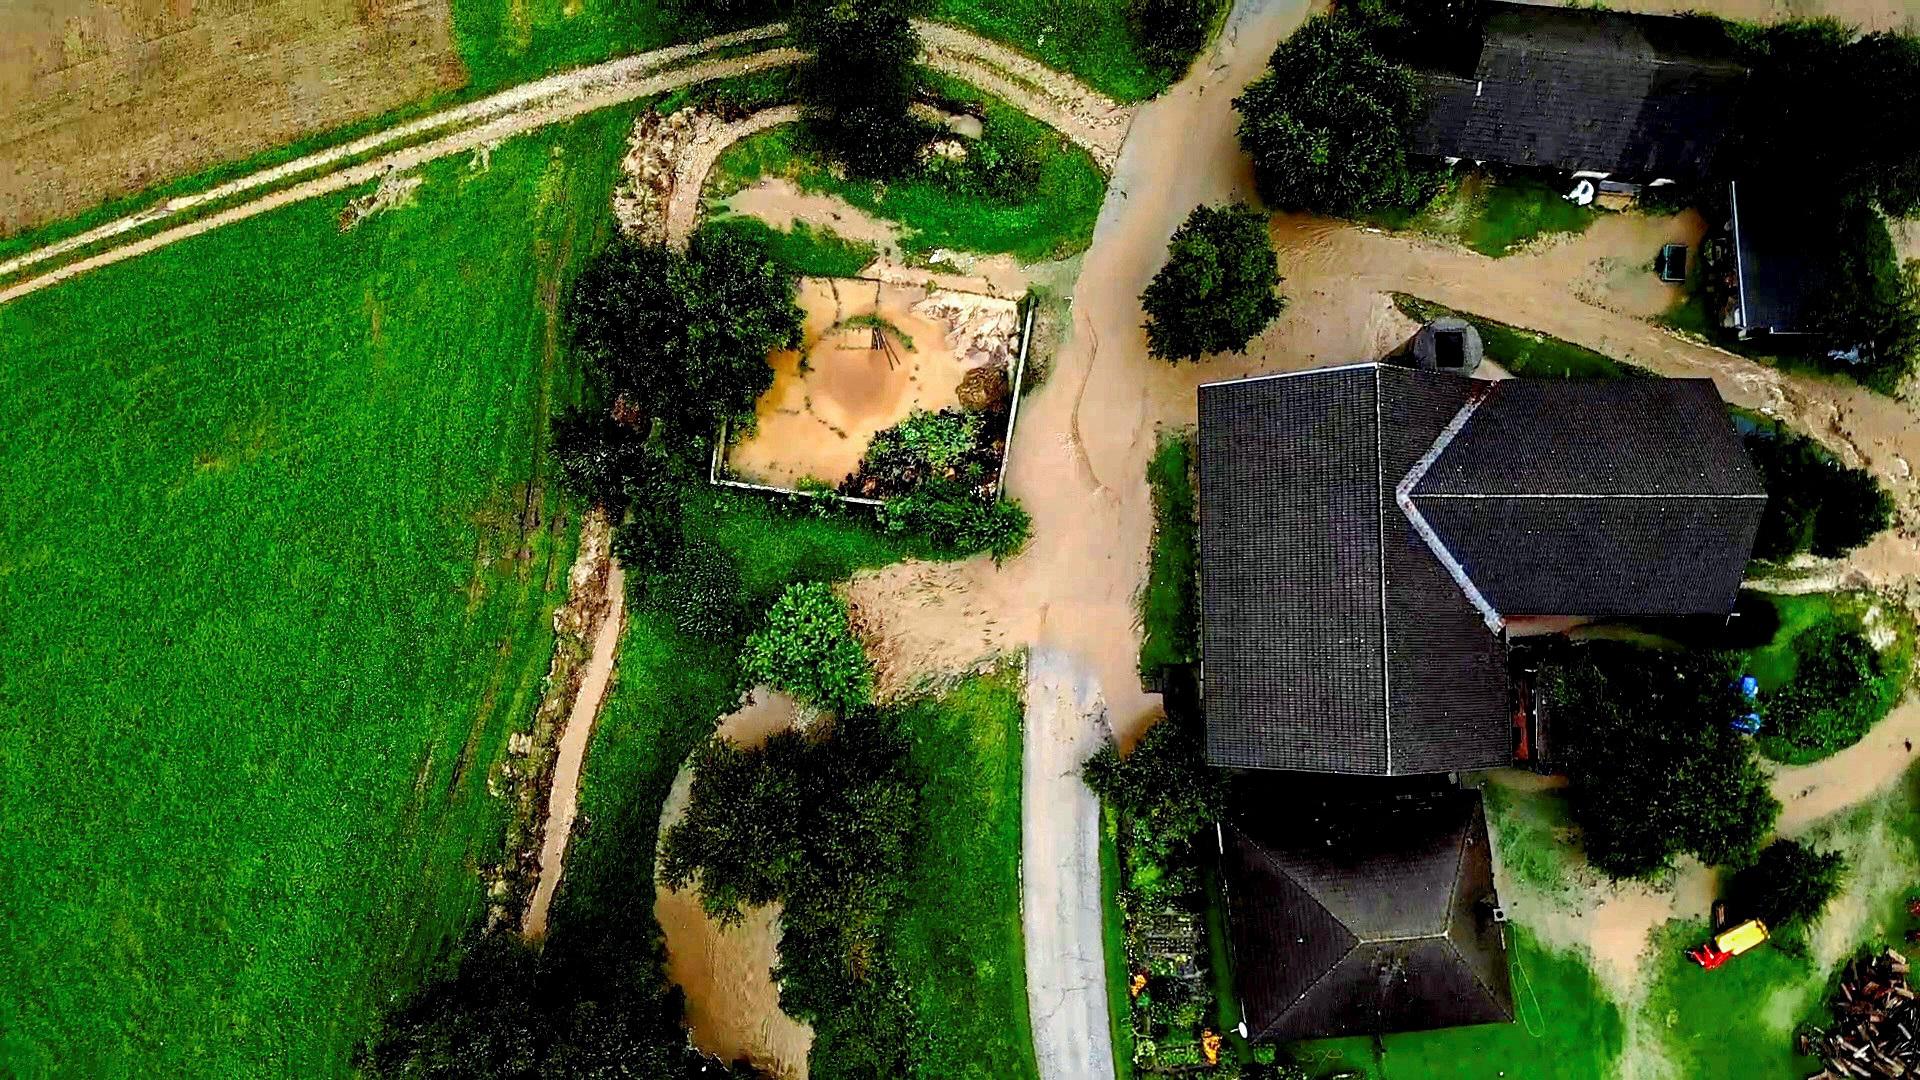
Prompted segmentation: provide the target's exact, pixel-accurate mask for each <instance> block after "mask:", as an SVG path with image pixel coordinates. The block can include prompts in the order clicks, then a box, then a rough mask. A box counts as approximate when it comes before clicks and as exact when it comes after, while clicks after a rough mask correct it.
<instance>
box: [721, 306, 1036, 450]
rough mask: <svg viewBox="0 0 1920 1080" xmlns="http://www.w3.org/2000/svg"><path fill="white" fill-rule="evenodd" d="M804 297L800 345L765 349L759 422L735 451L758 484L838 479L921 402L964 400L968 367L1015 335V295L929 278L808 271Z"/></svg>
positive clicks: (1005, 347)
mask: <svg viewBox="0 0 1920 1080" xmlns="http://www.w3.org/2000/svg"><path fill="white" fill-rule="evenodd" d="M799 300H800V307H801V309H802V310H803V311H804V312H805V313H806V322H805V328H804V331H803V333H804V339H803V342H802V345H801V347H800V349H799V350H795V351H783V352H778V353H775V354H774V355H773V356H772V357H770V358H769V359H768V361H767V362H768V363H770V364H772V365H773V370H774V381H773V387H772V389H770V390H768V391H767V392H766V394H764V395H763V396H762V397H761V398H760V402H759V405H758V406H757V407H756V409H755V415H756V417H757V420H758V427H757V429H756V430H755V432H754V433H753V434H752V435H750V436H748V437H747V438H745V439H743V440H741V441H740V442H738V443H736V444H735V445H734V446H733V447H732V448H731V449H730V450H729V451H728V453H727V464H728V466H729V468H730V469H731V470H732V471H733V472H734V473H735V474H737V475H739V476H741V477H743V478H745V479H748V480H752V481H755V482H757V483H764V484H776V485H779V486H782V487H791V486H793V485H795V484H797V483H799V482H800V481H801V480H804V479H812V480H819V481H824V482H826V483H829V484H838V483H840V482H841V481H842V480H845V479H846V478H847V477H849V476H852V475H853V473H854V472H855V470H857V469H858V468H859V467H860V459H861V458H862V457H863V456H864V455H865V454H866V452H867V445H868V444H869V443H871V442H872V441H873V437H874V435H875V434H877V433H879V432H881V431H884V430H886V429H887V428H890V427H892V426H893V425H895V424H897V423H899V422H900V421H902V420H904V419H906V418H907V416H908V415H909V414H910V413H912V412H913V411H914V410H915V409H929V410H934V411H938V410H940V409H944V408H948V407H950V406H953V405H957V404H959V400H960V399H959V387H960V380H961V379H962V378H964V377H965V375H966V373H967V372H968V370H970V369H972V368H974V367H977V366H979V365H981V364H984V363H991V362H993V361H994V360H995V359H999V358H1004V357H1005V356H1006V355H1007V353H1008V351H1009V350H1010V348H1011V346H1012V343H1013V342H1014V341H1015V334H1016V333H1017V330H1016V325H1015V319H1014V315H1015V306H1014V304H1013V302H1012V301H1010V300H1002V299H998V298H995V297H988V296H974V295H969V294H964V293H955V292H945V291H939V290H936V289H933V288H930V287H927V286H924V285H912V284H892V283H881V282H877V281H864V280H853V279H833V278H809V279H807V280H804V281H802V282H801V283H800V296H799ZM879 339H884V344H883V345H881V346H880V347H876V341H877V340H879Z"/></svg>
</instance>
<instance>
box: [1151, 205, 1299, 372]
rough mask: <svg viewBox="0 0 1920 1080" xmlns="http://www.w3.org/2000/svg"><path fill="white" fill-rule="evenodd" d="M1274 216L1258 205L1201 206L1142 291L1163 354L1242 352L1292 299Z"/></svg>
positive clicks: (1155, 346) (1156, 349) (1155, 349)
mask: <svg viewBox="0 0 1920 1080" xmlns="http://www.w3.org/2000/svg"><path fill="white" fill-rule="evenodd" d="M1279 287H1280V271H1279V262H1278V260H1276V259H1275V257H1274V254H1273V245H1272V244H1271V243H1270V242H1269V241H1268V240H1267V219H1266V217H1265V215H1263V214H1261V213H1260V212H1259V211H1257V210H1255V209H1253V208H1252V207H1249V206H1246V205H1244V204H1240V203H1235V204H1234V205H1232V206H1222V207H1214V206H1199V207H1195V208H1194V211H1193V213H1191V214H1189V215H1187V220H1186V223H1185V224H1184V225H1181V226H1180V229H1179V231H1177V232H1175V233H1174V234H1173V241H1172V242H1171V243H1170V244H1168V246H1167V264H1166V265H1165V266H1162V267H1161V268H1160V272H1159V273H1158V274H1155V275H1154V277H1153V281H1152V282H1151V283H1149V284H1148V285H1147V291H1146V292H1144V293H1142V294H1141V296H1140V304H1141V306H1142V307H1143V308H1145V309H1146V312H1147V351H1148V352H1150V353H1152V354H1153V355H1154V356H1157V357H1159V358H1160V359H1162V360H1198V359H1200V357H1202V356H1204V355H1206V354H1207V353H1215V352H1239V351H1240V350H1242V349H1244V348H1246V346H1247V342H1249V341H1252V340H1253V337H1254V335H1255V334H1258V333H1259V332H1260V331H1261V330H1264V329H1266V326H1267V324H1268V323H1270V322H1272V321H1273V320H1274V318H1275V317H1277V316H1278V315H1279V314H1280V311H1281V309H1282V308H1284V307H1285V306H1286V300H1285V299H1283V298H1282V297H1281V296H1280V294H1279V292H1278V289H1279Z"/></svg>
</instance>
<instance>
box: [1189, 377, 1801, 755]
mask: <svg viewBox="0 0 1920 1080" xmlns="http://www.w3.org/2000/svg"><path fill="white" fill-rule="evenodd" d="M1763 507H1764V496H1763V495H1762V494H1761V488H1760V484H1759V479H1758V474H1757V473H1756V472H1755V470H1754V469H1753V466H1752V464H1751V463H1750V462H1749V461H1748V460H1747V456H1746V451H1745V448H1744V447H1743V446H1742V445H1741V443H1740V441H1739V439H1738V437H1737V436H1736V435H1735V434H1734V431H1733V427H1732V424H1731V421H1730V420H1729V419H1728V417H1727V415H1726V412H1725V409H1724V406H1723V405H1722V404H1721V403H1720V399H1719V397H1718V395H1717V393H1716V392H1715V391H1714V389H1713V386H1712V384H1711V383H1710V382H1707V381H1705V380H1691V381H1688V380H1657V379H1654V380H1635V381H1623V382H1607V383H1595V382H1569V381H1546V380H1541V381H1527V380H1508V381H1503V382H1498V383H1488V382H1479V381H1475V380H1471V379H1466V378H1463V377H1460V376H1457V375H1452V374H1447V373H1441V372H1423V371H1414V370H1410V369H1406V368H1400V367H1391V366H1384V365H1374V364H1368V365H1359V366H1354V367H1348V368H1335V369H1326V370H1321V371H1310V372H1300V373H1295V374H1292V375H1287V376H1279V377H1266V378H1259V379H1248V380H1241V381H1238V382H1231V383H1216V384H1211V385H1208V386H1203V387H1202V388H1201V390H1200V561H1201V571H1202V573H1201V609H1202V613H1203V618H1202V627H1201V634H1202V654H1203V656H1204V658H1205V669H1204V699H1205V712H1206V718H1207V751H1208V756H1209V757H1210V758H1211V759H1212V760H1213V761H1214V762H1215V763H1216V764H1219V765H1227V766H1235V767H1243V768H1269V769H1290V770H1297V771H1306V772H1327V773H1349V774H1367V775H1404V774H1419V773H1435V772H1447V771H1452V770H1459V769H1479V768H1489V767H1492V766H1496V765H1501V764H1506V763H1507V762H1508V761H1509V759H1510V755H1511V739H1512V736H1511V732H1510V725H1509V712H1510V698H1509V685H1508V678H1507V672H1506V658H1505V649H1504V646H1503V644H1502V642H1501V639H1500V637H1499V636H1498V635H1497V633H1496V631H1497V629H1498V628H1499V627H1500V626H1501V625H1502V621H1501V620H1502V619H1503V617H1505V616H1509V615H1613V614H1646V615H1653V614H1697V613H1702V612H1714V611H1720V612H1724V611H1726V610H1729V609H1730V608H1731V606H1732V603H1733V597H1734V594H1735V592H1736V591H1737V589H1738V587H1739V583H1740V580H1741V577H1742V575H1743V572H1744V568H1745V565H1746V561H1747V557H1748V554H1749V553H1750V551H1751V550H1752V545H1753V536H1754V532H1755V530H1756V529H1757V528H1758V525H1759V516H1760V511H1761V509H1762V508H1763Z"/></svg>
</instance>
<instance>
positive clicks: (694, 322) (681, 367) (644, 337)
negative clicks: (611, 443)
mask: <svg viewBox="0 0 1920 1080" xmlns="http://www.w3.org/2000/svg"><path fill="white" fill-rule="evenodd" d="M793 295H794V283H793V278H792V277H791V276H789V275H788V274H787V272H786V271H784V270H782V269H781V268H780V267H779V265H778V264H777V263H775V262H774V260H773V257H772V255H771V254H769V253H768V251H767V248H766V244H765V242H764V241H763V240H761V239H760V238H759V237H758V236H756V235H754V234H752V233H747V232H744V231H736V230H731V229H713V230H703V231H701V232H700V233H697V234H696V235H695V236H694V238H693V243H692V244H691V246H689V248H688V250H687V252H686V254H684V255H682V254H680V253H678V252H675V251H672V250H670V249H668V248H666V247H663V246H661V245H659V244H644V243H640V242H638V241H635V240H631V239H626V238H621V239H617V240H615V241H614V242H613V243H611V244H609V245H608V246H607V249H606V250H605V251H603V252H602V253H601V254H600V256H599V257H598V258H596V259H595V260H594V261H593V263H592V264H591V265H589V266H588V267H587V269H586V270H585V271H584V272H582V273H581V275H580V281H579V283H578V284H577V285H576V286H575V287H574V292H573V298H572V300H571V302H570V304H569V308H568V313H569V317H570V319H571V321H572V323H573V331H574V335H575V340H576V342H577V344H578V347H579V349H580V354H581V356H582V358H583V359H584V360H585V361H586V362H587V365H588V366H589V368H590V369H591V370H592V371H593V372H594V373H595V375H596V376H597V377H598V378H600V379H601V380H602V381H603V382H604V383H605V384H606V389H607V390H608V391H609V396H610V397H613V398H619V399H622V400H625V401H627V402H629V403H630V404H631V405H632V406H633V407H634V408H636V409H638V410H640V411H641V412H643V413H644V414H645V415H648V416H654V417H658V418H659V419H660V420H661V421H662V422H663V423H664V424H665V425H666V427H667V429H668V432H669V433H672V434H679V435H706V434H709V433H710V432H711V430H712V428H713V426H714V424H715V423H717V422H718V421H721V420H742V419H745V418H746V417H749V416H751V415H752V412H753V404H754V402H755V400H757V399H758V398H759V397H760V395H761V394H764V393H766V392H767V388H768V387H770V386H772V385H773V368H772V367H770V366H769V365H768V364H767V355H768V354H769V353H771V352H774V351H775V350H778V349H786V348H794V347H797V346H798V345H799V344H800V323H801V315H800V308H799V307H798V306H797V305H795V304H794V302H793Z"/></svg>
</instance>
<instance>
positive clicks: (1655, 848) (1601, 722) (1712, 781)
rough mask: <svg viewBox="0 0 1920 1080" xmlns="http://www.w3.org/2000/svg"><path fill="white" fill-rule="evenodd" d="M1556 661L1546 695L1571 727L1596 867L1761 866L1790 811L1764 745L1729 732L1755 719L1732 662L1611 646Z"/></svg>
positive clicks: (1549, 667)
mask: <svg viewBox="0 0 1920 1080" xmlns="http://www.w3.org/2000/svg"><path fill="white" fill-rule="evenodd" d="M1549 656H1550V660H1549V662H1548V663H1547V664H1546V665H1545V666H1544V667H1543V670H1542V673H1541V679H1540V693H1541V696H1542V697H1543V699H1544V700H1545V702H1546V705H1547V707H1548V708H1550V709H1551V710H1552V712H1553V715H1554V716H1555V717H1558V718H1563V722H1562V723H1561V724H1560V725H1559V728H1560V738H1561V740H1562V741H1563V743H1564V744H1565V745H1566V746H1567V748H1568V753H1567V757H1568V764H1567V773H1568V776H1569V778H1570V779H1571V781H1572V787H1571V792H1570V803H1571V807H1572V810H1573V818H1574V822H1575V823H1576V824H1577V825H1579V826H1580V830H1581V833H1582V835H1583V837H1584V840H1585V844H1586V849H1587V855H1588V857H1589V859H1591V860H1592V862H1593V864H1594V865H1595V866H1596V867H1598V868H1599V869H1600V870H1602V871H1604V872H1605V873H1606V874H1608V875H1609V876H1611V877H1614V878H1641V877H1647V876H1649V875H1651V874H1654V873H1656V872H1658V871H1660V870H1663V869H1665V868H1667V867H1669V866H1671V865H1672V860H1673V857H1674V856H1675V855H1677V854H1679V853H1681V852H1691V853H1692V854H1694V855H1697V856H1699V857H1700V858H1701V859H1702V860H1703V861H1705V862H1708V863H1729V864H1734V865H1742V864H1745V863H1747V862H1748V861H1750V860H1751V859H1752V858H1753V856H1754V855H1755V854H1756V853H1757V852H1758V851H1759V847H1760V840H1761V838H1762V837H1764V836H1766V834H1767V833H1768V832H1769V831H1770V830H1771V829H1772V827H1773V822H1774V819H1775V818H1776V817H1778V816H1779V813H1780V804H1779V803H1778V802H1775V801H1774V798H1773V796H1772V794H1771V793H1770V791H1769V789H1768V785H1767V776H1766V773H1765V772H1763V771H1762V770H1761V768H1760V766H1759V763H1758V762H1757V761H1756V760H1755V758H1754V751H1753V744H1752V742H1751V741H1750V740H1747V739H1745V738H1743V737H1741V736H1740V735H1739V734H1737V733H1736V732H1734V731H1733V730H1732V729H1731V727H1730V726H1729V723H1730V721H1732V720H1733V719H1734V718H1736V717H1738V716H1740V715H1742V714H1744V713H1745V712H1746V711H1747V708H1746V703H1745V699H1744V698H1742V697H1741V696H1740V693H1739V691H1738V689H1737V688H1736V686H1735V681H1734V672H1733V667H1732V664H1731V662H1730V660H1729V658H1728V657H1726V656H1724V655H1721V654H1714V653H1690V652H1674V651H1656V650H1651V649H1639V648H1634V647H1632V646H1627V645H1621V644H1617V643H1610V642H1593V643H1578V644H1567V645H1563V646H1561V647H1559V648H1557V649H1554V650H1553V651H1552V652H1551V653H1550V654H1549Z"/></svg>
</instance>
